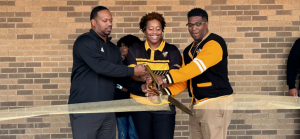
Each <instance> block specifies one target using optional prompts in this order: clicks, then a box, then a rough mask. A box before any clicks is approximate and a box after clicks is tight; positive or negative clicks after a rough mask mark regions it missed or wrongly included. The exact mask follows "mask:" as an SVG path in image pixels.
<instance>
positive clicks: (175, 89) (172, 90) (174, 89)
mask: <svg viewBox="0 0 300 139" xmlns="http://www.w3.org/2000/svg"><path fill="white" fill-rule="evenodd" d="M184 66H185V63H184V58H183V57H182V66H181V67H184ZM186 88H187V81H183V82H178V83H175V84H173V85H171V86H169V87H167V88H164V89H165V91H166V92H167V93H168V94H170V95H172V96H174V95H177V94H179V93H181V92H183V91H184V90H185V89H186Z"/></svg>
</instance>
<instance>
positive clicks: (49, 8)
mask: <svg viewBox="0 0 300 139" xmlns="http://www.w3.org/2000/svg"><path fill="white" fill-rule="evenodd" d="M57 10H58V9H57V7H42V11H57Z"/></svg>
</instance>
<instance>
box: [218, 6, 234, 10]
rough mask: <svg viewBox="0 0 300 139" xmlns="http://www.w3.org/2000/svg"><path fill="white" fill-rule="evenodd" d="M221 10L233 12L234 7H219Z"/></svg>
mask: <svg viewBox="0 0 300 139" xmlns="http://www.w3.org/2000/svg"><path fill="white" fill-rule="evenodd" d="M220 9H221V10H235V6H220Z"/></svg>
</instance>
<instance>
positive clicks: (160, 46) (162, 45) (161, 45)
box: [145, 40, 166, 52]
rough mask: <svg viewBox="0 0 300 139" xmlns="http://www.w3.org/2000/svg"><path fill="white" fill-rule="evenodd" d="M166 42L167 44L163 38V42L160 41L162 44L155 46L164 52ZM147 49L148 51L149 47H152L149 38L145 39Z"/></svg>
mask: <svg viewBox="0 0 300 139" xmlns="http://www.w3.org/2000/svg"><path fill="white" fill-rule="evenodd" d="M165 44H166V42H165V41H164V40H162V41H161V43H160V45H159V46H158V47H157V48H155V49H154V50H159V51H161V52H162V51H163V49H164V47H165ZM145 49H146V51H147V50H148V49H151V48H150V46H149V44H148V41H147V40H146V41H145Z"/></svg>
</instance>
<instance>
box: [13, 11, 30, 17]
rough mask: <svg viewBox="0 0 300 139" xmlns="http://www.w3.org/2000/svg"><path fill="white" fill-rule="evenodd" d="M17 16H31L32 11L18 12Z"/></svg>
mask: <svg viewBox="0 0 300 139" xmlns="http://www.w3.org/2000/svg"><path fill="white" fill-rule="evenodd" d="M15 16H16V17H31V12H16V13H15Z"/></svg>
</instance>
